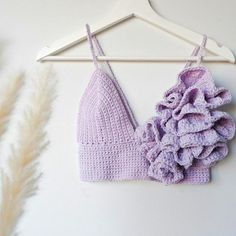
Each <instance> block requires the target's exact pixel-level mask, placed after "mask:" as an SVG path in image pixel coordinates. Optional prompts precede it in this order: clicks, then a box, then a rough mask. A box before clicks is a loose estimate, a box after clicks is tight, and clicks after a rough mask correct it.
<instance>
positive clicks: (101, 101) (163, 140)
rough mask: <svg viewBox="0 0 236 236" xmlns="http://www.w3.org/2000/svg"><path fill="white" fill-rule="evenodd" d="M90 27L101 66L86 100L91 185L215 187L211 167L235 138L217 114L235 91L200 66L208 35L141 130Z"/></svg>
mask: <svg viewBox="0 0 236 236" xmlns="http://www.w3.org/2000/svg"><path fill="white" fill-rule="evenodd" d="M86 27H87V33H88V34H87V35H88V41H89V44H90V49H91V52H92V56H93V61H94V64H95V67H96V69H95V71H94V72H93V74H92V76H91V79H90V81H89V84H88V86H87V88H86V90H85V92H84V94H83V96H82V98H81V100H80V107H79V114H78V136H77V137H78V143H79V160H80V177H81V180H84V181H102V180H110V181H111V180H130V179H134V180H135V179H136V180H140V179H149V180H155V181H159V182H162V183H164V184H174V183H192V184H200V183H207V182H209V181H210V168H211V167H212V166H213V165H215V164H216V163H217V162H218V161H219V160H222V159H223V158H224V157H226V156H227V154H228V148H227V145H226V142H227V141H228V140H230V139H232V138H233V136H234V133H235V123H234V121H233V119H232V117H231V116H230V115H229V114H228V113H226V112H222V111H218V110H216V108H217V107H219V106H222V105H224V104H227V103H229V102H230V101H231V95H230V92H229V91H228V90H227V89H225V88H223V87H219V88H217V87H216V86H215V84H214V81H213V78H212V75H211V73H210V71H209V70H208V69H207V68H206V67H204V66H202V65H200V62H201V59H202V56H203V53H204V48H205V44H206V40H207V38H206V36H204V38H203V41H202V43H201V45H199V46H197V47H196V48H195V49H194V51H193V53H192V55H195V56H197V57H198V61H197V66H195V67H191V62H188V63H187V64H186V66H185V68H184V69H183V71H181V72H180V73H179V74H178V77H177V78H178V79H177V84H176V85H174V86H173V87H172V88H170V89H169V90H167V91H166V92H165V94H164V99H163V101H161V102H159V103H158V104H157V105H156V112H157V115H156V116H154V117H152V118H151V119H149V120H148V121H147V122H145V124H143V125H139V124H138V123H137V121H136V119H135V117H134V113H133V111H132V109H131V108H130V106H129V103H128V100H127V98H126V96H125V94H124V92H123V91H122V89H121V87H120V86H119V83H118V81H117V79H116V77H115V75H114V73H113V71H112V68H111V66H110V64H109V62H107V61H106V64H107V66H108V68H109V70H110V73H111V75H112V77H111V76H110V75H109V74H108V73H106V72H105V71H104V70H103V69H101V68H99V65H98V61H97V58H96V54H95V51H94V47H93V44H95V46H96V49H97V50H98V53H99V55H104V51H103V50H102V47H101V45H100V44H99V42H98V40H97V38H96V37H95V36H92V35H91V33H90V28H89V25H86Z"/></svg>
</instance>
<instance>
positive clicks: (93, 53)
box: [86, 24, 98, 68]
mask: <svg viewBox="0 0 236 236" xmlns="http://www.w3.org/2000/svg"><path fill="white" fill-rule="evenodd" d="M86 30H87V39H88V42H89V45H90V50H91V53H92V56H93V63H94V65H95V67H96V68H98V61H97V56H96V54H95V51H94V47H93V41H92V34H91V31H90V27H89V25H88V24H86Z"/></svg>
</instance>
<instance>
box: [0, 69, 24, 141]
mask: <svg viewBox="0 0 236 236" xmlns="http://www.w3.org/2000/svg"><path fill="white" fill-rule="evenodd" d="M23 84H24V74H23V73H19V74H17V75H16V76H14V77H12V78H10V79H9V82H8V84H7V86H4V88H3V90H2V91H1V94H0V138H1V137H2V135H3V134H4V133H5V131H6V130H7V126H8V123H9V120H10V117H11V114H12V111H13V110H14V107H15V103H16V101H17V98H18V95H19V92H20V90H21V88H22V86H23Z"/></svg>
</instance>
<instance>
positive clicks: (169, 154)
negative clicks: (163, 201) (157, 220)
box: [136, 67, 235, 184]
mask: <svg viewBox="0 0 236 236" xmlns="http://www.w3.org/2000/svg"><path fill="white" fill-rule="evenodd" d="M230 101H231V94H230V92H229V91H228V90H227V89H225V88H222V87H220V88H217V87H216V86H215V84H214V81H213V79H212V76H211V74H210V73H209V71H208V70H207V69H206V68H204V67H195V68H189V69H186V70H184V71H183V72H182V73H180V74H179V77H178V82H177V84H176V85H175V86H174V87H172V88H171V89H169V90H168V91H167V92H166V93H165V95H164V100H163V101H162V102H160V103H158V104H157V106H156V111H157V114H158V115H157V116H156V117H153V118H152V119H150V120H149V121H147V122H146V123H145V124H144V125H143V126H140V127H138V128H137V129H136V137H137V140H138V141H139V144H140V145H139V150H140V152H141V154H142V155H143V156H144V157H145V158H146V159H147V160H148V161H149V163H150V165H149V170H148V175H149V176H150V177H151V178H153V179H156V180H158V181H160V182H163V183H165V184H171V183H178V182H179V181H181V180H184V177H185V171H186V170H187V169H188V168H190V167H191V166H195V165H196V166H200V167H203V168H206V167H211V166H213V165H215V164H216V162H218V161H220V160H222V159H223V158H224V157H226V156H227V154H228V148H227V145H226V142H227V141H229V140H230V139H232V138H233V136H234V134H235V123H234V121H233V119H232V117H231V116H230V115H229V114H228V113H226V112H222V111H218V110H216V108H217V107H219V106H222V105H224V104H227V103H229V102H230Z"/></svg>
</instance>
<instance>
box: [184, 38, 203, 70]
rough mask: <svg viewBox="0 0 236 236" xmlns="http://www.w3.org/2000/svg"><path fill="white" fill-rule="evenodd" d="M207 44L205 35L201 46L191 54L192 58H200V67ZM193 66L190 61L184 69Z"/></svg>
mask: <svg viewBox="0 0 236 236" xmlns="http://www.w3.org/2000/svg"><path fill="white" fill-rule="evenodd" d="M206 42H207V36H206V35H205V34H204V35H203V39H202V42H201V44H200V45H197V46H196V47H195V48H194V50H193V52H192V54H191V56H197V57H198V59H197V66H199V65H200V64H201V62H202V57H203V56H204V54H205V47H206ZM191 65H192V61H188V62H187V63H186V65H185V67H184V68H187V67H190V66H191Z"/></svg>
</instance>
